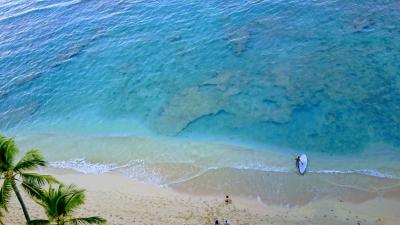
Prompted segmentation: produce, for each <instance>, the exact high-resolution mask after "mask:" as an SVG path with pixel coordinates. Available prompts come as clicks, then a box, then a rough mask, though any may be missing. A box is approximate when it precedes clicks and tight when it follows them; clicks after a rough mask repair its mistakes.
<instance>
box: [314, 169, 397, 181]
mask: <svg viewBox="0 0 400 225" xmlns="http://www.w3.org/2000/svg"><path fill="white" fill-rule="evenodd" d="M309 172H310V173H322V174H362V175H367V176H372V177H381V178H390V179H399V177H397V176H394V175H390V174H385V173H381V172H379V171H376V170H372V169H356V170H317V171H309Z"/></svg>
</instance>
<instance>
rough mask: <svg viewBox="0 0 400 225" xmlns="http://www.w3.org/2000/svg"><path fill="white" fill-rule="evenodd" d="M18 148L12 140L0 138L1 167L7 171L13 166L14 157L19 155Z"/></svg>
mask: <svg viewBox="0 0 400 225" xmlns="http://www.w3.org/2000/svg"><path fill="white" fill-rule="evenodd" d="M18 151H19V150H18V148H17V146H16V145H15V142H14V140H13V139H12V138H5V137H3V136H1V138H0V162H1V163H0V167H1V169H2V170H3V169H5V168H8V167H10V166H11V165H12V164H13V161H14V157H15V155H16V154H17V153H18Z"/></svg>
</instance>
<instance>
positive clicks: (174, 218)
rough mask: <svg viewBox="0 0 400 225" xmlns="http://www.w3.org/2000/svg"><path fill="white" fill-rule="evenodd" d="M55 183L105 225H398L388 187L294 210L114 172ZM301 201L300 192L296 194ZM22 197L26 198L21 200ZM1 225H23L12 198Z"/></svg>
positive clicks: (399, 200)
mask: <svg viewBox="0 0 400 225" xmlns="http://www.w3.org/2000/svg"><path fill="white" fill-rule="evenodd" d="M51 173H52V174H54V175H55V176H56V177H57V178H58V179H59V180H60V181H62V182H65V183H67V184H69V183H74V184H76V185H78V186H79V187H81V188H85V189H86V190H87V193H86V198H87V200H86V204H85V205H84V206H83V207H82V208H81V209H80V210H78V211H77V212H76V214H77V215H80V216H94V215H97V216H102V217H104V218H106V219H107V220H108V223H107V224H115V225H117V224H119V225H129V224H142V225H143V224H147V225H150V224H165V225H173V224H174V225H175V224H193V225H194V224H196V225H198V224H204V225H208V224H211V225H212V224H214V221H215V220H216V219H218V220H220V221H223V220H228V222H230V224H231V225H239V224H242V225H244V224H248V225H256V224H276V225H284V224H298V225H306V224H308V225H309V224H321V225H322V224H330V225H336V224H338V225H339V224H341V225H342V224H352V225H367V224H376V225H383V224H385V225H386V224H387V225H398V224H399V221H400V215H399V213H398V209H399V208H400V191H399V189H398V188H397V189H392V190H390V191H387V192H385V193H384V194H383V195H380V196H375V197H374V198H371V199H369V200H367V201H361V203H354V202H350V201H347V200H341V199H340V200H339V199H336V198H323V199H321V200H315V201H312V202H310V203H308V204H305V205H302V206H296V207H287V206H277V205H276V204H274V205H266V204H263V203H261V202H259V201H257V200H256V199H245V198H241V197H237V196H232V200H233V202H232V204H229V205H225V203H224V202H223V200H224V196H223V195H221V196H208V195H205V194H201V195H200V194H187V192H186V193H182V191H179V192H177V191H175V190H172V189H169V188H162V187H159V186H156V185H149V184H143V183H140V182H136V181H134V180H131V179H129V178H127V177H125V176H122V175H118V174H112V173H107V174H102V175H84V174H79V173H76V172H73V171H69V170H59V169H57V170H51ZM298 196H300V197H301V193H298ZM25 199H27V198H26V197H25ZM27 203H28V209H29V211H30V213H31V217H32V218H34V219H39V218H44V213H43V211H42V210H41V208H40V207H39V206H36V205H34V204H33V202H31V201H29V200H27ZM4 222H5V224H7V225H19V224H24V217H23V214H22V211H21V210H20V206H19V204H18V202H17V200H16V198H15V197H13V199H12V202H11V207H10V208H9V213H8V214H7V215H6V217H5V220H4Z"/></svg>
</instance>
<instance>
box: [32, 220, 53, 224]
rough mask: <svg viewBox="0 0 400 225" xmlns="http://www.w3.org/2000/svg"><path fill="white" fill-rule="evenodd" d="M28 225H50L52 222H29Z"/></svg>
mask: <svg viewBox="0 0 400 225" xmlns="http://www.w3.org/2000/svg"><path fill="white" fill-rule="evenodd" d="M28 225H50V221H48V220H31V221H29V222H28Z"/></svg>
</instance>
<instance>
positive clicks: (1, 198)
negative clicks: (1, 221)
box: [0, 179, 13, 211]
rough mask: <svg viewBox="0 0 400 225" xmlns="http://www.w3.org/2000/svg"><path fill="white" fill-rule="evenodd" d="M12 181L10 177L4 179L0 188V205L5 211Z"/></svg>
mask: <svg viewBox="0 0 400 225" xmlns="http://www.w3.org/2000/svg"><path fill="white" fill-rule="evenodd" d="M12 183H13V181H12V180H11V179H5V180H4V182H3V186H2V187H1V189H0V207H1V208H3V209H4V210H5V211H7V205H8V203H9V201H10V198H11V192H12Z"/></svg>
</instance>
